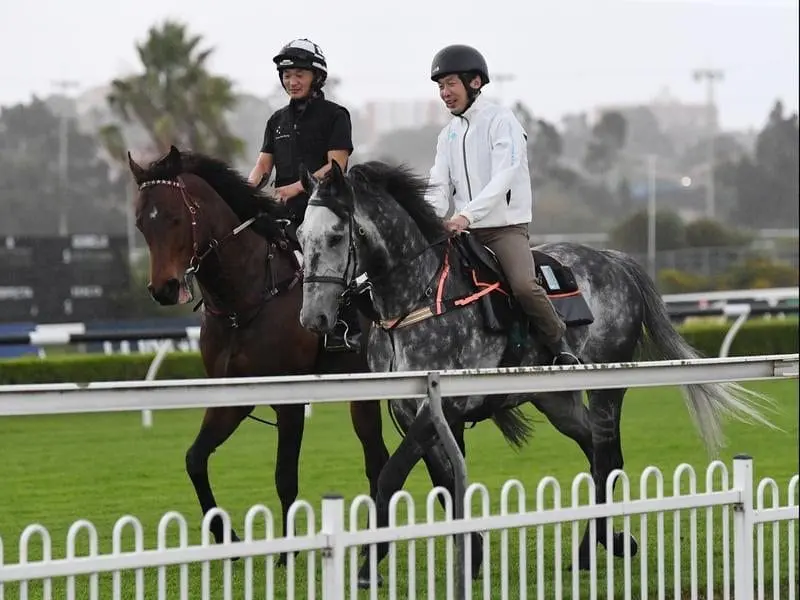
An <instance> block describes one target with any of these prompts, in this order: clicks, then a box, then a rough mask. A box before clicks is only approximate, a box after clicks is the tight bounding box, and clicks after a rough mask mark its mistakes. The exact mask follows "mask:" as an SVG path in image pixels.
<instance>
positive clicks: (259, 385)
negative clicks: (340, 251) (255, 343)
mask: <svg viewBox="0 0 800 600" xmlns="http://www.w3.org/2000/svg"><path fill="white" fill-rule="evenodd" d="M798 357H799V355H798V354H797V353H795V354H776V355H767V356H736V357H728V358H700V359H693V360H662V361H643V362H631V363H601V364H586V365H564V366H546V367H545V366H536V367H517V368H505V369H503V368H501V369H464V370H454V371H442V372H441V373H439V376H440V378H441V380H440V381H441V385H440V389H441V395H442V397H453V396H468V395H490V394H513V393H521V392H524V393H538V392H552V391H560V390H571V389H592V388H623V387H624V388H634V387H647V386H660V385H689V384H700V383H721V382H726V381H754V380H761V379H773V378H793V377H794V378H796V377H797V376H798V364H800V361H798ZM428 392H429V390H428V372H425V371H405V372H394V373H358V374H347V375H298V376H290V377H241V378H220V379H172V380H161V381H97V382H91V383H52V384H21V385H5V386H0V416H4V415H42V414H63V413H85V412H114V411H134V410H152V409H178V408H205V407H209V406H241V405H244V404H253V405H273V406H276V405H281V404H306V403H309V402H311V403H322V402H344V401H364V400H390V399H395V398H427V397H428Z"/></svg>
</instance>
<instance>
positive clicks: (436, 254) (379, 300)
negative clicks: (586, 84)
mask: <svg viewBox="0 0 800 600" xmlns="http://www.w3.org/2000/svg"><path fill="white" fill-rule="evenodd" d="M303 186H304V187H305V188H306V190H307V192H308V193H309V195H310V196H311V197H310V199H309V201H308V208H307V209H306V214H305V220H304V222H303V225H302V226H301V227H300V229H299V231H298V238H299V240H300V244H301V245H302V247H303V255H304V258H305V260H304V269H303V272H304V281H303V309H302V311H301V312H300V321H301V323H302V325H303V326H304V327H306V328H309V329H312V330H315V331H319V332H326V331H328V330H329V329H330V328H331V327H333V325H334V324H335V320H336V312H337V308H338V305H339V303H340V301H341V300H342V298H343V293H345V296H346V295H349V294H358V293H360V292H362V291H364V290H365V289H366V288H367V287H371V289H372V294H371V298H372V300H373V308H374V309H375V310H376V311H378V312H379V313H393V312H396V311H402V310H403V309H404V308H405V307H408V306H410V305H411V304H413V303H414V301H415V300H416V298H417V297H418V296H419V295H420V294H421V293H423V292H424V290H425V288H424V285H425V283H427V281H428V279H430V277H432V276H433V274H434V273H435V272H436V270H437V269H438V267H439V265H440V264H441V260H440V259H441V257H442V253H443V247H442V244H443V242H445V241H446V240H447V239H448V234H447V232H446V231H445V229H444V226H443V225H442V221H441V219H439V218H438V217H437V216H436V213H435V212H434V210H433V209H432V208H431V206H430V205H429V204H428V203H427V202H426V200H425V194H426V191H427V189H428V187H427V180H426V179H425V178H422V177H418V176H416V175H415V174H414V173H413V172H412V171H411V170H410V169H408V168H406V167H395V166H392V165H388V164H386V163H383V162H378V161H371V162H366V163H361V164H358V165H354V166H353V167H352V168H351V169H350V172H349V174H348V175H347V177H345V175H344V173H342V170H341V169H340V168H339V166H338V165H337V164H336V163H335V162H334V163H333V165H332V168H331V169H330V170H329V171H328V173H327V175H326V176H325V177H324V178H323V179H322V181H321V182H319V183H316V182H314V181H313V180H312V178H311V177H310V176H308V175H306V176H305V177H304V178H303ZM367 276H368V277H367ZM423 280H424V282H425V283H422V284H421V283H420V282H421V281H423ZM421 286H422V289H420V287H421Z"/></svg>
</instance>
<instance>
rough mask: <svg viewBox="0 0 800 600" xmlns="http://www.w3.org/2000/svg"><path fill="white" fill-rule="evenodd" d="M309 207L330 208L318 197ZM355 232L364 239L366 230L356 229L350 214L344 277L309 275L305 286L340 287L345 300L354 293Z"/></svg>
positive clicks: (355, 272) (305, 280) (352, 216)
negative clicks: (319, 284)
mask: <svg viewBox="0 0 800 600" xmlns="http://www.w3.org/2000/svg"><path fill="white" fill-rule="evenodd" d="M308 206H320V207H324V208H329V207H328V205H327V204H325V203H324V202H322V201H321V200H320V199H319V198H317V197H316V196H312V197H311V198H310V199H309V201H308ZM354 231H357V232H358V235H359V237H364V229H363V228H362V227H358V228H357V229H356V218H355V214H354V213H353V212H349V213H348V219H347V233H348V243H347V263H346V264H345V266H344V271H343V272H342V275H341V276H339V277H334V276H330V275H308V276H305V277H304V278H303V285H306V284H307V283H329V284H332V285H338V286H340V287H341V288H342V290H343V291H342V295H341V298H344V297H345V296H346V295H348V294H351V293H353V292H352V291H351V288H353V287H354V283H355V282H356V280H357V279H358V246H357V243H356V238H355V236H354V235H353V232H354ZM351 264H352V273H351V272H350V271H351V269H350V265H351ZM363 291H365V290H362V292H363ZM359 293H360V292H359Z"/></svg>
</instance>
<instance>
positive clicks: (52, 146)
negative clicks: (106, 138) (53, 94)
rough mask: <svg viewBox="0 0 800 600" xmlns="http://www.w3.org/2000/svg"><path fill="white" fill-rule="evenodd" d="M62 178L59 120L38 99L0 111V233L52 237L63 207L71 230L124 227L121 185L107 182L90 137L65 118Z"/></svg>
mask: <svg viewBox="0 0 800 600" xmlns="http://www.w3.org/2000/svg"><path fill="white" fill-rule="evenodd" d="M66 124H67V140H68V144H69V146H68V147H69V154H68V162H67V172H66V175H67V176H66V179H65V180H63V181H62V179H61V172H60V170H59V153H58V149H59V142H60V140H59V127H60V119H59V117H57V116H56V115H54V114H53V113H52V112H51V111H50V109H49V108H48V106H47V105H46V104H45V103H44V102H43V101H41V100H39V99H36V98H34V99H33V101H32V102H31V103H30V104H18V105H16V106H12V107H8V108H4V109H2V110H1V111H0V132H2V135H0V214H2V218H0V234H2V235H56V234H57V233H58V222H59V214H60V213H61V212H62V210H63V211H64V213H65V215H66V217H67V227H68V231H69V232H70V233H106V234H120V233H123V232H124V231H125V218H124V213H123V211H124V203H123V202H122V199H123V198H124V189H123V186H122V185H121V184H120V183H118V182H115V181H113V180H112V178H111V176H110V173H109V166H108V164H107V163H106V162H104V161H103V160H102V158H101V152H100V147H99V145H98V142H97V140H96V139H95V138H93V137H91V136H88V135H85V134H83V133H81V132H80V131H79V130H78V128H77V124H76V121H75V119H73V118H68V119H67V122H66Z"/></svg>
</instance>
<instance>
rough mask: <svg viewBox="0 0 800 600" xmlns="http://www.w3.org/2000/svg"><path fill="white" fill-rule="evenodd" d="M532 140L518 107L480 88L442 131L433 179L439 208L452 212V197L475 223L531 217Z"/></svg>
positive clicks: (494, 224) (473, 225)
mask: <svg viewBox="0 0 800 600" xmlns="http://www.w3.org/2000/svg"><path fill="white" fill-rule="evenodd" d="M527 143H528V142H527V136H526V134H525V130H524V129H522V125H520V123H519V121H517V119H516V117H515V116H514V113H512V112H511V111H510V110H509V109H507V108H505V107H502V106H498V105H497V104H493V103H491V102H489V101H488V100H486V99H485V98H483V97H482V96H481V95H480V94H478V95H477V96H476V97H475V99H474V100H473V102H472V104H471V105H470V106H469V108H467V109H466V110H465V111H464V112H463V113H461V114H459V115H457V116H454V117H453V119H452V120H451V121H450V123H449V124H448V125H447V126H446V127H445V128H444V129H443V130H442V131H441V133H439V139H438V141H437V143H436V159H435V162H434V164H433V168H432V169H431V174H430V180H429V183H430V184H431V185H432V186H435V190H436V191H435V192H434V193H433V194H432V195H431V196H430V197H429V201H430V202H431V204H433V206H434V208H435V209H436V212H437V214H438V215H439V216H440V217H444V216H445V214H447V211H448V210H449V208H450V198H451V197H452V198H453V201H454V203H455V212H456V214H460V215H463V216H464V217H466V219H467V220H468V221H469V225H470V228H484V227H502V226H504V225H517V224H521V223H524V224H528V223H530V222H531V216H532V215H531V212H532V209H533V198H532V193H531V179H530V174H529V173H528V154H527V151H526V148H527Z"/></svg>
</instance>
